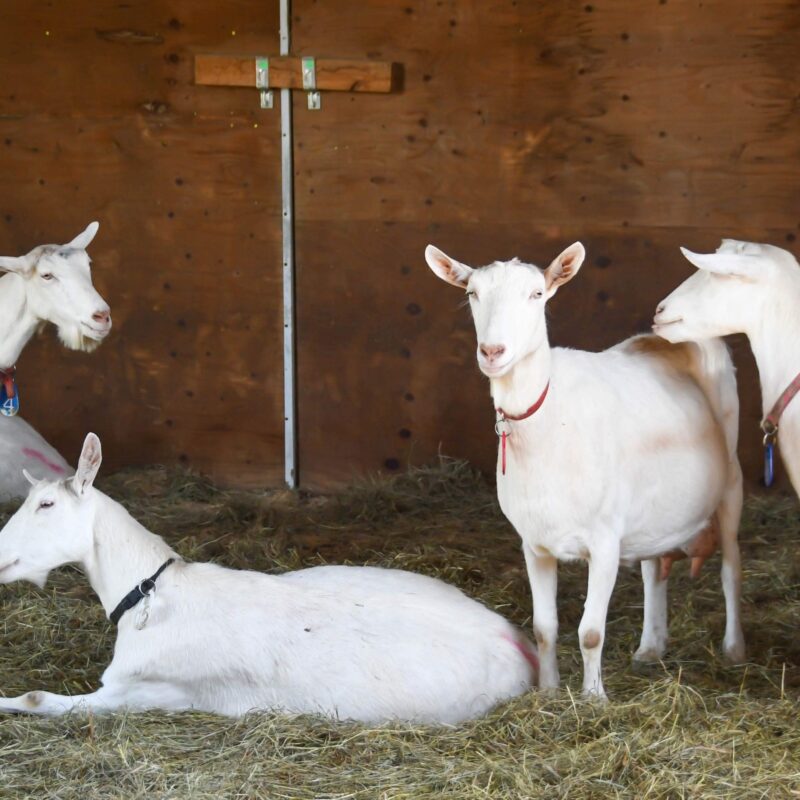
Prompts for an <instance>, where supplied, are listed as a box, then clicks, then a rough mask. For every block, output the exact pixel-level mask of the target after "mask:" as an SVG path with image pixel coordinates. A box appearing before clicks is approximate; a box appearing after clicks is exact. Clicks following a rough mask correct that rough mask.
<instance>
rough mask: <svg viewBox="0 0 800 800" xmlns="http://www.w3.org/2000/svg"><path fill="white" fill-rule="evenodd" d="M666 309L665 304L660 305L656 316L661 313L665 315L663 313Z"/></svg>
mask: <svg viewBox="0 0 800 800" xmlns="http://www.w3.org/2000/svg"><path fill="white" fill-rule="evenodd" d="M664 308H665V305H664V303H659V305H658V308H656V314H661V313H663V311H664Z"/></svg>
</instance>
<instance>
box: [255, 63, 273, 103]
mask: <svg viewBox="0 0 800 800" xmlns="http://www.w3.org/2000/svg"><path fill="white" fill-rule="evenodd" d="M256 89H260V90H261V108H272V104H273V95H272V89H270V88H269V59H268V58H264V57H259V58H256Z"/></svg>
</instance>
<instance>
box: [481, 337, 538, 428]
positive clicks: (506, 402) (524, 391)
mask: <svg viewBox="0 0 800 800" xmlns="http://www.w3.org/2000/svg"><path fill="white" fill-rule="evenodd" d="M550 359H551V351H550V346H549V344H548V343H547V341H546V340H545V341H544V342H542V344H541V345H539V347H538V348H537V349H536V350H535V351H534V352H532V353H529V354H528V355H527V356H525V358H523V359H521V360H520V361H519V362H518V363H517V364H515V365H514V368H513V369H512V370H510V371H509V372H508V373H506V374H505V375H503V376H502V377H501V378H492V379H491V381H490V382H491V390H492V399H493V400H494V407H495V408H502V409H503V411H504V412H505V413H506V414H510V415H512V416H518V415H520V414H524V413H525V412H526V411H527V410H528V409H529V408H530V407H531V406H532V405H533V404H534V403H535V402H536V401H537V400H538V399H539V398H540V397H541V396H542V392H543V391H544V390H545V387H546V386H547V384H548V381H549V380H550Z"/></svg>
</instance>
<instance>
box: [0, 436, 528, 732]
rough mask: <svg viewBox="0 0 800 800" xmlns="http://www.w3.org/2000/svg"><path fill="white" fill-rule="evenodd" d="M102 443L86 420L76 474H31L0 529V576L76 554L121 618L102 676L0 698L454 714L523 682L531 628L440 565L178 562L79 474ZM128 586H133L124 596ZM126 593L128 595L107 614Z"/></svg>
mask: <svg viewBox="0 0 800 800" xmlns="http://www.w3.org/2000/svg"><path fill="white" fill-rule="evenodd" d="M100 459H101V455H100V441H99V439H98V438H97V437H96V436H95V435H94V434H91V433H90V434H89V435H88V436H87V437H86V441H85V442H84V446H83V452H82V453H81V457H80V462H79V465H78V471H77V474H76V475H75V477H74V478H70V479H67V480H65V481H59V482H53V481H40V482H35V483H34V486H33V488H32V489H31V491H30V494H29V495H28V498H27V499H26V501H25V502H24V504H23V505H22V507H21V508H20V509H19V511H17V513H16V514H15V515H14V516H13V517H12V518H11V519H10V520H9V521H8V523H7V525H6V526H5V528H4V529H3V530H2V531H1V532H0V583H9V582H11V581H16V580H29V581H32V582H34V583H36V584H38V585H39V586H43V585H44V583H45V581H46V579H47V575H48V573H49V572H50V570H51V569H54V568H55V567H58V566H60V565H62V564H66V563H70V562H77V563H78V564H80V565H81V566H82V568H83V569H84V571H85V572H86V575H87V577H88V579H89V582H90V583H91V585H92V587H93V588H94V590H95V592H97V594H98V596H99V598H100V602H101V603H102V604H103V607H104V608H105V610H106V612H107V613H108V615H109V616H110V617H111V618H112V620H115V621H116V620H117V619H118V624H119V632H118V635H117V641H116V646H115V648H114V658H113V660H112V662H111V664H110V665H109V666H108V668H107V669H106V671H105V673H104V674H103V679H102V683H103V686H102V688H101V689H98V690H97V691H96V692H93V693H91V694H86V695H77V696H74V697H67V696H63V695H56V694H51V693H49V692H42V691H35V692H28V693H27V694H24V695H22V696H20V697H16V698H13V699H11V698H9V699H4V698H0V711H6V712H26V713H32V714H45V715H56V714H62V713H64V712H65V711H69V710H71V709H89V710H92V711H113V710H115V709H119V708H128V709H133V710H138V709H147V708H160V709H168V710H178V709H189V708H194V709H200V710H204V711H211V712H216V713H219V714H228V715H231V716H235V715H239V714H244V713H245V712H247V711H250V710H252V709H263V710H276V711H284V712H289V713H319V714H325V715H329V716H332V717H338V718H340V719H353V720H363V721H367V722H380V721H384V720H390V719H408V720H416V721H421V722H435V723H454V722H458V721H460V720H464V719H467V718H470V717H475V716H479V715H481V714H483V713H485V712H486V711H488V710H489V709H490V708H492V706H494V705H495V704H496V703H498V702H500V701H501V700H505V699H507V698H510V697H514V696H516V695H519V694H522V693H523V692H525V691H526V690H527V689H528V688H529V687H531V686H532V685H533V683H534V681H535V669H536V664H537V659H536V651H535V648H534V646H533V644H532V643H531V642H530V641H529V640H528V639H526V638H525V637H524V636H523V635H522V633H520V632H519V631H518V630H517V629H516V628H514V627H513V626H512V625H510V624H509V623H508V622H506V620H504V619H503V618H502V617H501V616H499V615H498V614H495V613H494V612H492V611H489V610H488V609H487V608H485V607H484V606H482V605H481V604H480V603H478V602H476V601H475V600H471V599H469V598H468V597H466V596H465V595H464V594H462V593H461V592H460V591H459V590H458V589H456V588H455V587H454V586H450V585H448V584H446V583H443V582H442V581H438V580H435V579H433V578H428V577H425V576H422V575H416V574H414V573H411V572H402V571H399V570H386V569H379V568H375V567H343V566H330V567H316V568H313V569H305V570H301V571H298V572H290V573H287V574H284V575H265V574H263V573H259V572H250V571H240V570H233V569H227V568H225V567H221V566H217V565H215V564H187V563H184V562H183V561H181V560H180V557H179V556H178V555H177V554H176V553H175V551H174V550H172V548H170V547H169V546H168V545H167V544H166V543H165V542H164V541H163V539H161V538H160V537H159V536H156V535H155V534H153V533H150V532H149V531H147V530H146V529H145V528H144V527H142V526H141V525H140V524H139V523H138V522H136V521H135V520H134V519H133V518H132V517H130V516H129V515H128V513H127V511H125V509H124V508H123V507H122V506H121V505H119V504H118V503H116V502H114V501H113V500H111V499H110V498H109V497H107V496H106V495H104V494H103V493H102V492H100V491H98V490H97V489H94V488H93V487H92V482H93V480H94V477H95V475H96V473H97V470H98V468H99V466H100ZM157 573H160V574H158V575H157V577H155V576H156V574H157ZM150 576H153V578H152V581H148V580H146V579H148V577H150ZM136 587H141V588H139V589H137V588H136ZM141 589H144V590H145V591H146V592H149V595H148V597H146V598H144V599H142V592H141ZM129 593H130V594H131V595H132V597H133V599H136V600H141V602H139V603H137V604H136V605H135V606H131V603H130V600H129ZM123 598H125V599H126V601H128V603H127V605H129V606H131V607H130V608H129V610H127V612H123V613H122V616H121V618H118V617H117V613H116V612H115V609H117V608H118V606H119V607H124V606H122V603H121V601H123Z"/></svg>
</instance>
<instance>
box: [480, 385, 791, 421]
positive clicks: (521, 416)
mask: <svg viewBox="0 0 800 800" xmlns="http://www.w3.org/2000/svg"><path fill="white" fill-rule="evenodd" d="M798 378H799V379H800V376H798ZM549 388H550V381H547V385H546V386H545V387H544V391H543V392H542V393H541V394H540V395H539V399H538V400H537V401H536V402H535V403H534V404H533V405H532V406H531V407H530V408H529V409H528V410H527V411H525V412H523V413H522V414H519V415H518V416H515V415H513V414H506V412H505V411H503V409H502V408H497V409H495V410H496V411H497V413H498V414H499V415H500V419H501V420H506V419H508V420H511V421H512V422H522V420H524V419H528V417H532V416H533V415H534V414H535V413H536V412H537V411H538V410H539V409H540V408H541V406H542V403H544V399H545V397H547V390H548V389H549ZM798 389H800V384H798V388H797V389H795V391H797V390H798Z"/></svg>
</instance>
